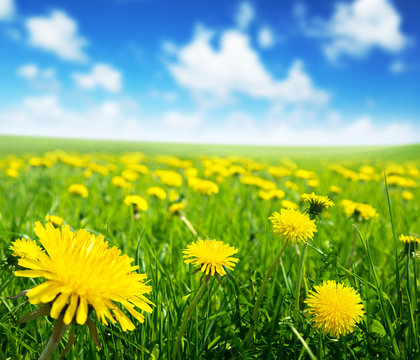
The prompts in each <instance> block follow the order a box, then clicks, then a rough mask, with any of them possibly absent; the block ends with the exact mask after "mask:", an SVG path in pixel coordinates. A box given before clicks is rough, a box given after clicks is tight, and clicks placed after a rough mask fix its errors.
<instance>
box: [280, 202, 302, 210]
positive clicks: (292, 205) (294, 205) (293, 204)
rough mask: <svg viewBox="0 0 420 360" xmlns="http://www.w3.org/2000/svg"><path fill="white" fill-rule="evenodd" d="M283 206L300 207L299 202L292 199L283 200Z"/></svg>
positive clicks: (287, 207)
mask: <svg viewBox="0 0 420 360" xmlns="http://www.w3.org/2000/svg"><path fill="white" fill-rule="evenodd" d="M281 206H282V207H284V208H285V209H297V208H298V207H299V206H298V204H296V203H295V202H293V201H290V200H282V202H281Z"/></svg>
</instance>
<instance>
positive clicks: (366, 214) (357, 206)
mask: <svg viewBox="0 0 420 360" xmlns="http://www.w3.org/2000/svg"><path fill="white" fill-rule="evenodd" d="M340 204H341V206H342V207H343V208H344V213H345V214H346V216H347V217H350V216H354V217H356V218H357V219H359V218H360V219H361V220H369V219H372V218H376V217H378V213H377V212H376V210H375V208H374V207H373V206H371V205H369V204H362V203H357V202H354V201H352V200H348V199H344V200H342V201H341V203H340Z"/></svg>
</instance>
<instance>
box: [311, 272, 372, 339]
mask: <svg viewBox="0 0 420 360" xmlns="http://www.w3.org/2000/svg"><path fill="white" fill-rule="evenodd" d="M361 302H362V300H361V299H360V295H359V293H358V292H357V291H356V290H355V289H353V288H352V287H350V286H347V285H344V284H340V283H336V282H335V281H334V280H328V281H324V282H323V284H322V285H319V286H315V291H314V290H311V291H310V294H309V296H308V298H307V300H305V303H306V304H307V305H308V306H309V313H310V314H311V315H312V321H313V323H314V326H315V328H316V329H318V330H321V331H322V332H324V333H329V334H330V335H331V336H334V337H339V336H340V335H345V334H346V333H348V332H352V331H353V328H354V326H355V325H356V324H357V323H358V322H359V321H360V320H361V318H362V316H363V315H364V311H363V304H362V303H361Z"/></svg>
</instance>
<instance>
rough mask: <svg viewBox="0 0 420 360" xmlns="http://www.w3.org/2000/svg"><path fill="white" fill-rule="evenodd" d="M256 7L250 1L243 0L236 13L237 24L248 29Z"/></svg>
mask: <svg viewBox="0 0 420 360" xmlns="http://www.w3.org/2000/svg"><path fill="white" fill-rule="evenodd" d="M254 18H255V12H254V8H253V7H252V6H251V4H250V3H249V2H242V3H240V4H239V7H238V12H237V13H236V16H235V20H236V24H237V26H238V27H239V28H240V29H246V28H247V27H248V26H249V25H250V24H251V23H252V21H253V20H254Z"/></svg>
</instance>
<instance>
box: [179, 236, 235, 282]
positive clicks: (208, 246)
mask: <svg viewBox="0 0 420 360" xmlns="http://www.w3.org/2000/svg"><path fill="white" fill-rule="evenodd" d="M237 252H238V249H235V248H234V247H232V246H229V245H228V244H224V243H223V242H222V241H217V240H198V241H196V242H193V243H191V244H189V245H188V246H187V248H186V249H185V250H184V251H183V253H184V255H183V257H184V262H185V263H186V264H190V263H192V264H193V265H194V266H196V267H200V268H201V271H202V272H203V273H205V274H206V275H211V276H213V275H214V274H215V273H216V272H217V273H218V274H219V275H220V276H223V275H225V274H226V271H225V269H224V268H225V267H226V268H228V269H229V270H233V268H234V267H235V265H236V263H237V262H238V261H239V259H237V258H234V257H232V255H234V254H236V253H237Z"/></svg>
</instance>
